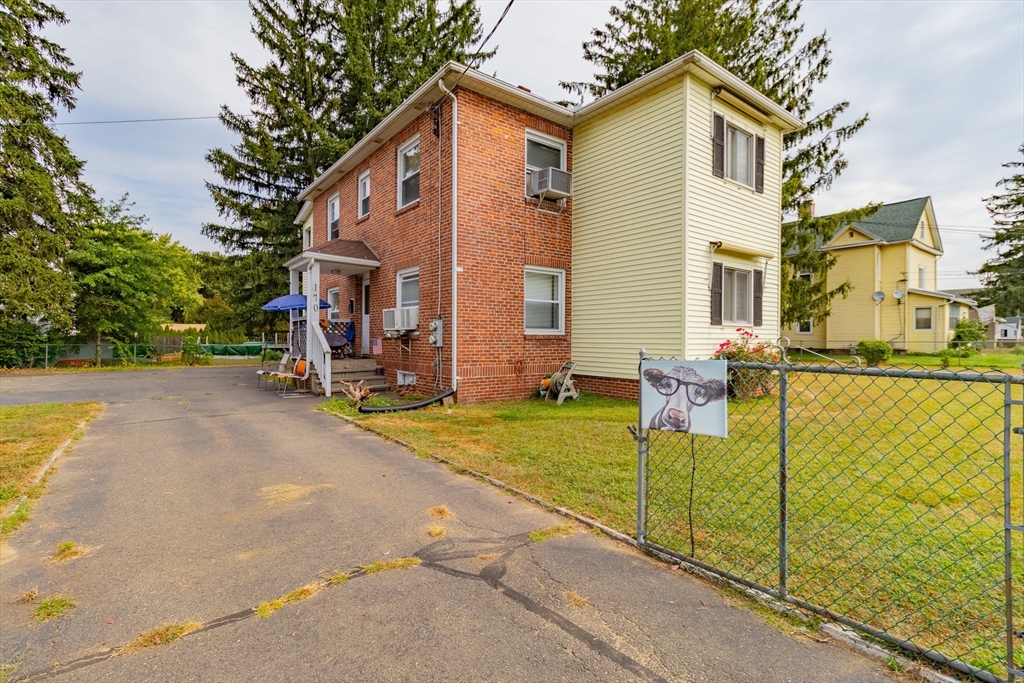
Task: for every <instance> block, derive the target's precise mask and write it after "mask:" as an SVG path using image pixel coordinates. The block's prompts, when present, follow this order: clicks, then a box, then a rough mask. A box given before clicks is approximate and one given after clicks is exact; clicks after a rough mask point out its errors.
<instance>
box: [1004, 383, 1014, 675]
mask: <svg viewBox="0 0 1024 683" xmlns="http://www.w3.org/2000/svg"><path fill="white" fill-rule="evenodd" d="M1006 380H1007V381H1005V382H1004V383H1003V386H1004V387H1005V388H1004V396H1003V565H1004V571H1005V575H1004V586H1003V588H1004V590H1005V595H1006V674H1007V675H1006V680H1007V681H1008V682H1009V683H1013V681H1014V680H1015V676H1014V670H1015V669H1016V668H1017V666H1016V664H1017V663H1016V662H1015V661H1014V657H1013V649H1014V648H1013V639H1014V632H1013V518H1012V514H1011V496H1010V471H1011V466H1010V460H1011V451H1010V446H1011V443H1010V434H1011V430H1010V427H1011V422H1012V410H1013V390H1012V388H1011V385H1010V382H1009V377H1007V378H1006Z"/></svg>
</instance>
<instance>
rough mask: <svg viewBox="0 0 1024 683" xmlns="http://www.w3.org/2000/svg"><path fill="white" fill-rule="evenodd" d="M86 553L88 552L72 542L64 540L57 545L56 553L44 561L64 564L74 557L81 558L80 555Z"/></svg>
mask: <svg viewBox="0 0 1024 683" xmlns="http://www.w3.org/2000/svg"><path fill="white" fill-rule="evenodd" d="M87 552H89V551H88V550H87V549H85V548H83V547H82V546H80V545H78V544H77V543H75V542H74V541H71V540H68V539H64V540H63V541H61V542H60V543H58V544H57V552H55V553H54V554H53V555H50V556H49V557H48V558H46V559H48V560H49V561H50V562H59V563H61V564H64V563H65V562H70V561H71V560H73V559H75V558H76V557H81V556H82V555H85V554H86V553H87Z"/></svg>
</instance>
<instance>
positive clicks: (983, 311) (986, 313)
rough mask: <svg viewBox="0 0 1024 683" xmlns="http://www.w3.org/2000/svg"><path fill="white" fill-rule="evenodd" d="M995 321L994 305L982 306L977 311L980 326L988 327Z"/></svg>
mask: <svg viewBox="0 0 1024 683" xmlns="http://www.w3.org/2000/svg"><path fill="white" fill-rule="evenodd" d="M995 319H996V307H995V305H994V304H993V305H992V306H982V307H981V308H979V309H978V320H980V321H981V324H982V325H988V324H989V323H990V322H992V321H993V320H995Z"/></svg>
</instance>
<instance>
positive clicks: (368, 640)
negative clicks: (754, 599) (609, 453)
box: [0, 368, 891, 683]
mask: <svg viewBox="0 0 1024 683" xmlns="http://www.w3.org/2000/svg"><path fill="white" fill-rule="evenodd" d="M83 400H99V401H104V402H107V403H108V404H109V405H108V406H107V408H106V410H105V412H104V414H103V415H102V416H101V417H100V418H99V419H98V420H96V421H95V422H94V423H93V424H92V425H91V426H90V427H89V430H88V432H87V435H86V436H85V437H84V438H83V439H82V440H81V441H79V442H78V444H77V445H76V447H75V449H74V451H73V452H72V453H71V454H70V455H68V456H66V457H64V458H62V459H61V460H60V461H58V467H59V469H58V471H57V473H56V474H55V475H54V476H53V477H52V479H51V481H50V484H49V488H48V493H47V495H45V496H44V497H43V498H42V499H41V500H40V501H39V502H38V504H37V506H36V509H35V511H34V513H33V518H32V520H31V521H30V522H28V523H27V524H26V525H24V526H23V527H22V529H21V530H20V531H18V532H17V533H16V534H15V535H14V536H13V537H12V538H11V539H10V540H9V543H8V545H7V547H5V548H4V552H3V558H2V570H0V623H2V625H3V626H2V633H0V665H17V669H16V671H15V673H14V680H23V679H30V680H31V679H34V678H36V677H38V678H46V679H47V680H49V679H52V678H56V679H58V680H62V681H108V680H109V681H257V680H258V681H362V680H366V681H370V680H373V681H378V680H383V681H404V680H417V681H479V680H489V681H512V680H516V681H587V680H594V681H619V680H622V681H626V680H659V681H660V680H667V681H759V682H760V681H850V682H856V683H864V682H866V681H882V680H891V678H890V674H889V673H888V672H887V671H886V670H885V669H884V667H882V666H881V665H880V664H879V663H878V662H876V661H874V660H870V659H867V658H864V657H862V656H860V655H858V654H855V653H853V652H850V651H847V650H845V649H843V648H841V647H839V646H837V645H834V644H831V643H818V642H815V641H813V640H811V639H809V638H804V637H799V636H792V635H788V634H785V633H783V632H781V631H779V630H777V629H776V628H773V627H770V626H767V625H765V624H764V623H763V622H762V620H761V619H760V618H759V617H758V616H756V615H755V614H754V613H752V612H750V611H748V610H746V609H742V608H738V607H734V606H731V605H730V604H729V603H727V601H726V600H725V599H724V598H723V597H721V596H720V595H719V594H718V593H717V592H716V591H714V590H713V589H712V588H711V587H709V586H708V585H706V584H704V583H702V582H700V581H698V580H695V579H693V578H691V577H689V576H686V575H684V574H681V573H679V572H672V571H670V570H669V569H667V568H666V567H665V566H664V565H660V564H658V563H656V562H654V561H652V560H651V559H649V558H647V557H646V556H644V555H642V554H640V553H637V552H635V551H633V550H632V549H629V548H627V547H625V546H623V545H621V544H618V543H615V542H612V541H610V540H608V539H606V538H604V537H602V536H598V535H595V534H594V533H591V532H586V531H579V532H577V533H575V534H573V535H571V536H568V537H564V538H554V539H551V540H546V541H544V542H539V543H538V542H533V541H531V539H530V538H529V537H528V536H527V535H526V534H527V533H528V532H530V531H534V530H537V529H542V528H545V527H549V526H552V525H555V524H560V523H563V522H564V519H562V518H560V517H558V516H556V515H552V514H549V513H547V512H545V511H543V510H540V509H538V508H536V507H534V506H532V505H530V504H528V503H524V502H523V501H521V500H517V499H514V498H511V497H510V496H508V495H506V494H504V493H503V492H501V491H499V490H497V489H494V488H492V487H489V486H486V485H483V484H480V483H478V482H476V481H473V480H471V479H468V478H465V477H462V476H459V475H456V474H453V473H452V472H450V471H449V470H447V469H445V468H444V467H442V466H440V465H438V464H436V463H434V462H432V461H429V460H424V459H420V458H416V457H415V456H414V455H412V454H411V453H409V452H407V451H405V450H404V449H402V448H400V447H398V446H395V445H392V444H389V443H385V442H383V441H382V440H380V439H377V438H376V437H374V436H371V435H369V434H366V433H364V432H362V431H360V430H358V429H356V428H354V427H351V426H349V425H347V424H346V423H344V422H342V421H341V420H338V419H337V418H335V417H332V416H330V415H326V414H323V413H320V412H317V411H314V410H313V408H314V406H315V403H316V400H315V399H310V398H305V399H292V400H282V399H278V398H277V397H275V396H274V395H273V394H272V393H266V392H257V391H256V388H255V377H254V371H253V369H252V368H197V369H183V370H154V371H137V372H116V373H83V374H62V375H37V376H20V377H10V376H8V377H0V401H2V402H3V403H4V404H7V405H9V404H16V403H38V402H50V401H58V402H69V401H83ZM437 505H445V506H447V507H448V508H449V509H450V510H451V512H452V513H454V517H452V518H450V519H445V520H441V521H437V520H434V519H432V518H431V517H430V516H429V515H428V513H427V511H428V509H430V508H432V507H434V506H437ZM431 524H440V525H443V526H444V527H445V528H446V530H447V535H446V536H445V537H443V538H441V539H436V538H432V537H431V536H430V535H428V533H427V529H428V527H429V526H430V525H431ZM63 539H71V540H74V541H75V542H76V543H78V544H80V545H82V546H85V547H87V548H88V549H90V552H89V553H88V554H87V555H85V556H83V557H80V558H78V559H75V560H73V561H71V562H69V563H67V564H56V563H53V562H49V561H46V560H45V558H46V557H47V556H48V555H50V554H52V553H53V551H54V549H55V547H56V545H57V543H58V542H60V541H61V540H63ZM410 556H415V557H417V558H419V559H420V560H421V561H422V564H420V565H419V566H417V567H414V568H411V569H405V570H396V571H388V572H382V573H379V574H374V575H358V574H357V575H356V576H354V578H353V579H352V580H350V581H348V582H346V583H341V584H339V585H336V586H333V587H330V588H328V589H324V590H322V591H320V592H319V593H317V594H315V595H313V596H312V597H311V598H309V599H308V600H306V601H304V602H299V603H295V604H287V605H285V606H284V607H283V608H282V609H280V610H279V611H277V612H275V613H273V614H272V615H270V616H269V618H266V619H263V618H260V617H258V616H254V615H253V613H252V611H251V608H252V607H254V606H256V605H258V604H259V603H262V602H265V601H269V600H272V599H275V598H278V597H280V596H283V595H285V594H286V593H288V592H289V591H292V590H293V589H296V588H299V587H302V586H305V585H307V584H310V583H313V582H316V581H323V580H324V579H325V578H326V577H328V576H330V575H331V574H333V573H334V572H338V571H343V572H354V571H355V570H356V569H357V568H358V567H360V566H365V565H369V564H371V563H374V562H378V561H386V560H389V559H394V558H402V557H410ZM29 590H37V591H39V594H40V596H47V595H50V594H54V593H63V594H65V595H69V596H72V597H73V598H74V599H75V600H76V601H77V605H78V606H77V608H76V609H74V610H73V611H72V612H70V613H69V614H67V615H66V616H64V617H61V618H59V619H56V620H54V621H49V622H46V623H43V624H39V625H37V624H35V623H34V622H33V621H32V610H33V608H34V606H33V605H31V604H12V602H11V601H12V599H14V598H16V597H17V596H18V595H20V594H22V593H24V592H26V591H29ZM577 598H583V599H584V600H580V599H577ZM170 622H201V623H202V624H204V625H206V628H204V629H203V630H201V631H198V632H196V633H192V634H190V635H188V636H187V637H185V638H183V639H181V640H179V641H177V642H174V643H172V644H170V645H166V646H161V647H154V648H151V649H146V650H142V651H139V652H135V653H131V654H121V655H116V656H112V650H113V649H116V648H117V647H118V646H121V645H123V644H125V643H127V642H129V641H131V640H132V639H134V638H135V637H136V636H138V635H139V634H141V633H143V632H145V631H148V630H150V629H153V628H155V627H159V626H162V625H165V624H168V623H170Z"/></svg>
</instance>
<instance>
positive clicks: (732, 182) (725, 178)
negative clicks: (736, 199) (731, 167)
mask: <svg viewBox="0 0 1024 683" xmlns="http://www.w3.org/2000/svg"><path fill="white" fill-rule="evenodd" d="M719 180H723V181H725V182H726V183H728V184H729V185H732V186H733V187H735V188H737V189H740V190H747V191H748V192H752V193H754V194H762V193H760V192H758V191H757V190H756V189H755V188H754V186H753V185H745V184H743V183H741V182H740V181H738V180H733V179H732V178H730V177H729V176H723V177H721V178H719Z"/></svg>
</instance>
